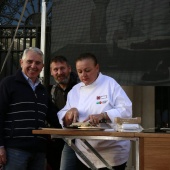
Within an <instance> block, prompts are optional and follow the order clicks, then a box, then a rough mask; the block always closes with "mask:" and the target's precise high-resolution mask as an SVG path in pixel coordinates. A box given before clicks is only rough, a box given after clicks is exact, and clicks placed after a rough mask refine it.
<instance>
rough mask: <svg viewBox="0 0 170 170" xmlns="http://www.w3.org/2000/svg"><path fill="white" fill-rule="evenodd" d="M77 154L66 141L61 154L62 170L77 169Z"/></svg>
mask: <svg viewBox="0 0 170 170" xmlns="http://www.w3.org/2000/svg"><path fill="white" fill-rule="evenodd" d="M77 159H78V158H77V156H76V154H75V152H74V150H73V149H72V148H71V147H70V146H68V145H67V144H66V143H65V145H64V148H63V151H62V154H61V164H60V170H76V162H77Z"/></svg>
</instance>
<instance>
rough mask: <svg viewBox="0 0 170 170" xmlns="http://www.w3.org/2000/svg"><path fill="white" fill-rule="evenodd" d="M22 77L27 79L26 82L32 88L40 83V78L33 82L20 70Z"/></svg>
mask: <svg viewBox="0 0 170 170" xmlns="http://www.w3.org/2000/svg"><path fill="white" fill-rule="evenodd" d="M22 74H23V76H24V78H25V79H26V80H27V82H28V83H29V85H30V86H31V87H32V89H33V90H35V88H36V86H38V84H39V83H40V80H39V79H38V78H37V79H36V81H35V83H33V81H32V80H31V79H30V78H29V77H28V76H26V75H25V74H24V73H23V72H22Z"/></svg>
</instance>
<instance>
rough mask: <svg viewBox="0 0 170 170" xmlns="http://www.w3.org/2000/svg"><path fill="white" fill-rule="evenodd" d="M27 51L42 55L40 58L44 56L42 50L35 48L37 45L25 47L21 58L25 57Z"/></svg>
mask: <svg viewBox="0 0 170 170" xmlns="http://www.w3.org/2000/svg"><path fill="white" fill-rule="evenodd" d="M29 51H32V52H34V53H37V54H39V55H40V56H42V59H43V58H44V54H43V52H42V51H41V50H40V49H39V48H37V47H29V48H27V49H25V50H24V52H23V55H22V59H23V60H24V59H25V58H26V56H27V53H28V52H29Z"/></svg>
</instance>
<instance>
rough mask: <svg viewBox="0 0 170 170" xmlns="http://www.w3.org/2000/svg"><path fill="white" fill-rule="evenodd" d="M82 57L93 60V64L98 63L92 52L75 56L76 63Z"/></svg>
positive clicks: (82, 58)
mask: <svg viewBox="0 0 170 170" xmlns="http://www.w3.org/2000/svg"><path fill="white" fill-rule="evenodd" d="M84 59H92V60H93V61H94V64H95V65H97V64H98V61H97V58H96V56H95V55H94V54H92V53H82V54H80V56H79V57H77V59H76V63H77V62H78V61H81V60H84Z"/></svg>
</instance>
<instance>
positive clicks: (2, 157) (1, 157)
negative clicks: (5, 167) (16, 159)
mask: <svg viewBox="0 0 170 170" xmlns="http://www.w3.org/2000/svg"><path fill="white" fill-rule="evenodd" d="M0 164H6V151H5V148H4V147H1V148H0Z"/></svg>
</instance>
